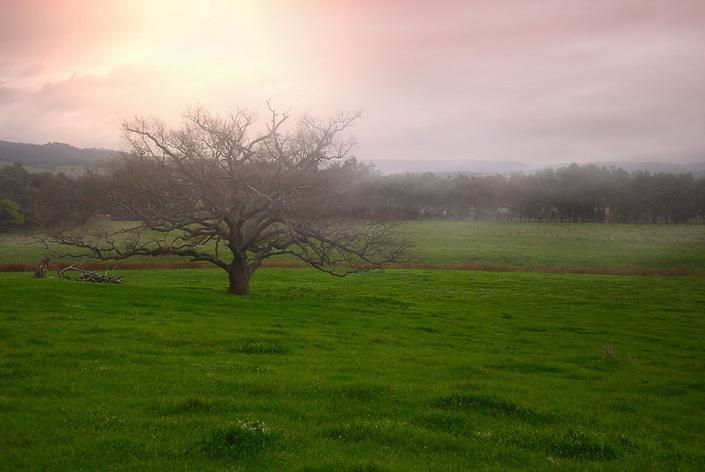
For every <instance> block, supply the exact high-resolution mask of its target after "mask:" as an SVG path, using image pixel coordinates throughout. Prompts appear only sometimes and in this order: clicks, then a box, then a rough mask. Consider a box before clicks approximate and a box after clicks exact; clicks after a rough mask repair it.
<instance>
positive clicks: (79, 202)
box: [0, 164, 105, 230]
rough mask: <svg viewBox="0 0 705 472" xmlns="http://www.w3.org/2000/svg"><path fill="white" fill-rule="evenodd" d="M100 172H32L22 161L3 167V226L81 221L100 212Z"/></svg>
mask: <svg viewBox="0 0 705 472" xmlns="http://www.w3.org/2000/svg"><path fill="white" fill-rule="evenodd" d="M104 178H105V177H99V176H97V175H96V174H90V173H88V174H85V175H83V176H81V177H73V178H72V177H67V176H66V175H64V174H61V173H59V174H51V173H48V172H46V173H36V174H30V173H29V172H27V170H25V168H24V167H22V166H21V165H19V164H15V165H11V166H6V167H3V168H0V229H4V230H8V229H13V228H18V229H19V228H33V227H39V226H51V227H55V226H59V225H64V224H71V225H72V224H80V223H83V222H85V221H86V220H88V219H89V218H90V217H91V216H94V215H95V214H96V213H98V212H99V206H100V204H99V201H100V198H99V195H100V192H101V190H100V189H101V184H102V182H100V180H101V179H104Z"/></svg>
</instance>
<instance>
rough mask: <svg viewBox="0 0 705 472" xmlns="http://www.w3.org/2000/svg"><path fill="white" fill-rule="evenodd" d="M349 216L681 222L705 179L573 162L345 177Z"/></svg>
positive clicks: (697, 203)
mask: <svg viewBox="0 0 705 472" xmlns="http://www.w3.org/2000/svg"><path fill="white" fill-rule="evenodd" d="M347 173H348V176H347V177H346V178H344V179H341V180H342V181H344V182H346V185H347V186H349V187H350V186H351V185H352V184H351V182H356V185H354V188H353V189H352V191H349V192H347V193H346V194H345V195H346V198H345V201H344V202H340V201H337V202H334V203H335V205H337V208H345V211H347V212H349V214H350V215H352V216H355V217H361V218H365V217H377V216H382V217H393V218H398V219H436V218H438V219H444V218H445V219H472V220H514V221H543V222H573V223H579V222H599V223H605V222H621V223H685V222H688V221H691V220H696V219H699V220H702V219H705V178H703V177H701V178H698V179H696V178H695V177H693V175H692V174H672V173H658V174H650V173H649V172H645V171H644V172H635V173H629V172H627V171H625V170H623V169H619V168H614V167H599V166H596V165H586V166H579V165H576V164H573V165H570V166H567V167H563V168H560V169H556V170H554V169H547V170H544V171H541V172H537V173H534V174H523V173H517V174H512V175H510V176H502V175H494V176H465V175H461V176H456V177H444V176H436V175H433V174H430V173H429V174H397V175H391V176H374V175H373V173H372V172H371V171H370V170H369V169H365V168H361V167H359V166H358V167H356V168H355V169H354V170H353V169H349V170H348V171H347Z"/></svg>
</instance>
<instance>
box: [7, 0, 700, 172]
mask: <svg viewBox="0 0 705 472" xmlns="http://www.w3.org/2000/svg"><path fill="white" fill-rule="evenodd" d="M0 1H2V0H0ZM96 5H97V4H96V3H95V2H91V1H87V0H85V1H81V2H79V3H77V4H76V5H75V8H69V9H67V8H65V7H63V6H62V2H58V1H49V2H38V1H37V0H32V1H31V2H30V3H28V4H27V5H26V6H25V4H24V3H21V4H20V3H17V4H13V5H12V6H11V7H10V8H9V9H8V8H5V10H6V11H8V13H7V14H5V15H3V16H2V17H0V81H1V82H0V130H2V133H3V136H0V139H3V138H5V139H8V138H13V139H22V140H27V141H42V140H48V139H51V140H62V141H70V142H72V143H74V144H78V145H91V146H101V145H102V146H113V145H118V143H119V140H118V129H119V123H120V122H121V121H122V120H123V119H125V118H127V117H129V116H132V115H133V114H146V115H158V116H162V117H163V118H166V119H167V120H173V119H175V118H177V117H178V115H179V113H180V111H182V110H183V109H185V108H187V107H188V106H190V105H198V104H201V105H203V106H205V107H207V108H212V109H214V110H216V111H220V112H226V111H228V110H229V109H232V108H233V107H234V106H236V105H241V106H245V107H247V108H251V109H261V105H262V104H263V102H264V100H265V99H267V98H269V97H271V98H273V100H274V102H275V103H278V104H280V105H281V106H283V107H287V106H291V107H292V108H293V109H294V111H298V112H310V113H314V114H327V113H330V112H332V111H334V110H335V108H336V107H338V106H340V107H343V108H352V109H355V108H362V109H363V110H364V112H365V114H364V119H363V120H362V121H360V122H359V123H358V125H357V127H356V130H355V131H356V134H357V137H358V139H357V141H358V143H359V148H358V150H357V154H358V156H359V157H361V158H383V157H384V158H390V157H391V158H394V157H399V158H418V159H432V158H435V157H438V158H443V159H460V158H476V159H514V160H525V161H534V162H548V161H557V162H564V161H566V160H603V159H617V158H634V159H638V158H640V156H645V155H649V156H651V157H654V156H656V158H658V159H664V160H667V159H676V158H681V157H683V156H690V157H688V158H694V157H693V156H700V159H704V158H705V142H703V140H702V138H701V136H702V135H705V129H704V128H705V85H704V84H705V48H702V47H701V46H700V45H701V44H705V29H703V28H702V24H703V22H705V2H702V1H701V0H680V1H678V2H670V1H667V0H621V1H619V2H615V1H613V0H593V1H590V2H565V1H563V0H536V1H531V2H526V1H523V0H507V1H505V2H484V1H483V2H481V1H448V2H442V3H440V4H432V3H429V2H425V1H411V0H408V1H391V0H389V1H384V2H353V1H341V2H296V3H293V2H284V1H274V0H272V1H269V2H258V3H257V4H254V3H248V2H224V3H219V2H212V3H208V4H207V7H203V8H197V9H193V7H192V6H191V5H192V4H189V3H188V2H178V1H176V2H175V3H174V2H171V3H169V2H166V3H163V4H159V3H152V2H150V3H149V6H145V5H146V4H145V3H142V2H131V1H126V2H113V3H111V4H110V5H109V6H108V7H106V8H102V7H99V6H96ZM40 7H41V8H40ZM167 10H168V11H169V12H170V15H169V17H168V21H167V18H166V17H164V11H167Z"/></svg>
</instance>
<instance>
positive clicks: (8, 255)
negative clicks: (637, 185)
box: [0, 221, 705, 272]
mask: <svg viewBox="0 0 705 472" xmlns="http://www.w3.org/2000/svg"><path fill="white" fill-rule="evenodd" d="M399 234H400V236H401V237H403V238H406V239H410V240H413V241H415V242H416V247H415V248H413V249H412V250H411V255H412V256H413V260H414V262H415V263H417V264H422V265H430V266H433V265H453V264H476V265H483V264H487V265H489V266H497V267H499V268H502V267H506V268H517V269H520V270H521V269H535V268H568V269H574V268H592V269H600V268H603V269H606V270H607V271H609V270H612V269H627V270H635V271H639V270H674V271H677V270H686V271H696V272H705V225H617V224H614V225H610V224H548V223H546V224H541V223H484V222H464V221H409V222H405V223H403V224H402V225H401V226H400V228H399ZM45 254H46V249H44V247H42V246H41V245H40V244H38V243H36V242H35V241H34V239H33V238H32V237H30V236H26V235H19V234H4V235H3V234H0V264H12V263H22V264H36V263H37V262H38V261H39V260H40V259H41V258H42V257H43V256H44V255H45ZM136 260H140V261H151V260H153V259H151V258H141V259H136ZM160 260H163V259H160ZM167 260H171V261H174V260H178V259H175V258H172V259H167Z"/></svg>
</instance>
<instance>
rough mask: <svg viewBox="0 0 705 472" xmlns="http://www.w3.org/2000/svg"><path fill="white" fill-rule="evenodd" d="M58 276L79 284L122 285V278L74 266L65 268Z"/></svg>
mask: <svg viewBox="0 0 705 472" xmlns="http://www.w3.org/2000/svg"><path fill="white" fill-rule="evenodd" d="M68 272H78V275H75V274H67V273H68ZM57 275H58V276H59V277H61V278H63V279H66V280H77V281H79V282H95V283H110V284H120V283H122V277H119V276H115V275H108V274H104V275H100V274H96V273H95V272H91V271H89V270H84V269H81V267H80V266H77V265H76V264H72V265H70V266H67V267H64V268H63V269H61V270H60V271H58V272H57Z"/></svg>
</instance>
